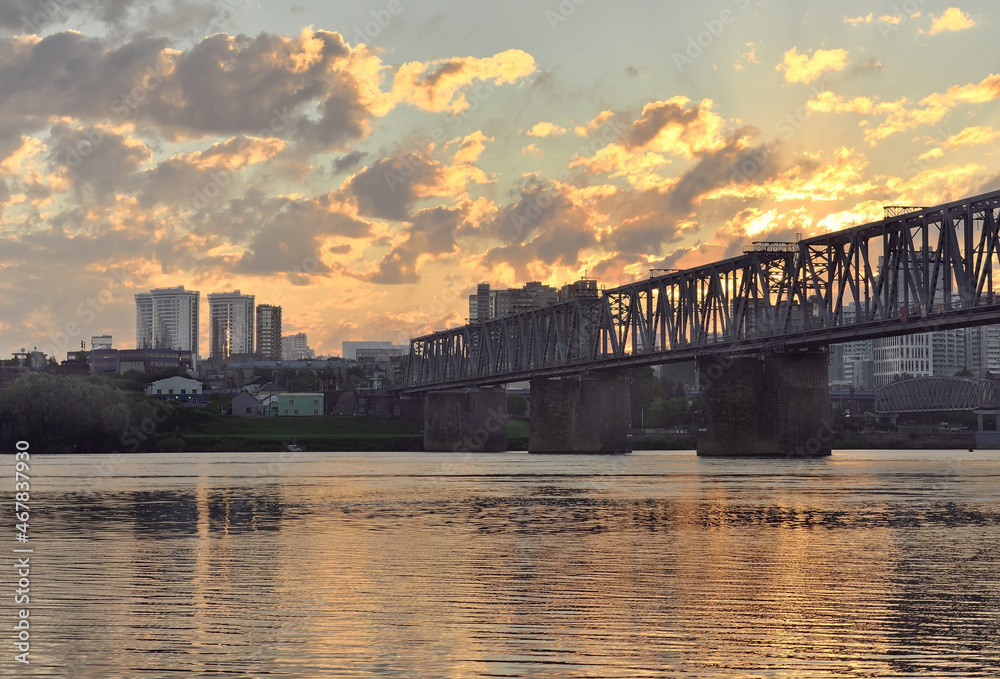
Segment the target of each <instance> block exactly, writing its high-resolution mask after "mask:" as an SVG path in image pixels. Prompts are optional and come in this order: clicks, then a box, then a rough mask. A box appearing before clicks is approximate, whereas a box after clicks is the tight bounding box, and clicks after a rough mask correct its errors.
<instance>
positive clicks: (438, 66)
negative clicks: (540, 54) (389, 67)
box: [391, 49, 535, 113]
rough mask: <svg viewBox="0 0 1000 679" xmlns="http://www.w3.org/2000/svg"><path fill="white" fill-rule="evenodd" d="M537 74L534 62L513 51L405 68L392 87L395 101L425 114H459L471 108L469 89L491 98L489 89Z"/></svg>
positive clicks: (528, 56) (413, 65) (417, 64)
mask: <svg viewBox="0 0 1000 679" xmlns="http://www.w3.org/2000/svg"><path fill="white" fill-rule="evenodd" d="M534 72H535V60H534V58H533V57H532V56H531V55H530V54H528V53H527V52H524V51H522V50H518V49H510V50H506V51H504V52H500V53H498V54H495V55H493V56H492V57H487V58H482V59H480V58H476V57H459V58H454V59H448V60H445V61H433V62H427V63H424V62H419V61H414V62H410V63H406V64H403V65H402V66H400V67H399V69H398V70H397V71H396V74H395V76H394V78H393V84H392V95H391V96H392V101H393V102H394V103H408V104H412V105H413V106H416V107H418V108H420V109H422V110H424V111H433V112H445V111H446V112H449V113H460V112H462V111H464V110H466V109H467V108H468V107H469V101H468V99H467V98H466V91H465V90H466V88H469V87H470V86H472V85H473V84H475V83H480V86H481V87H483V88H485V93H484V94H479V88H478V87H477V88H476V92H477V96H478V97H479V98H480V99H483V98H485V97H488V96H489V91H490V87H491V85H492V86H496V85H502V84H510V83H514V82H517V81H518V80H520V79H521V78H524V77H527V76H529V75H531V74H532V73H534Z"/></svg>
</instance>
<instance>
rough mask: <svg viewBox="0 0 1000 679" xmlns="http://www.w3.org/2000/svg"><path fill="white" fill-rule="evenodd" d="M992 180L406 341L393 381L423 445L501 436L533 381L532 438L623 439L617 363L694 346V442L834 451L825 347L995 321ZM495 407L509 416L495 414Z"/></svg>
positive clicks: (568, 442) (999, 310)
mask: <svg viewBox="0 0 1000 679" xmlns="http://www.w3.org/2000/svg"><path fill="white" fill-rule="evenodd" d="M998 221H1000V191H995V192H992V193H986V194H982V195H978V196H973V197H969V198H966V199H963V200H958V201H954V202H950V203H946V204H943V205H937V206H934V207H889V208H886V210H885V217H884V219H882V220H880V221H877V222H872V223H869V224H863V225H860V226H855V227H853V228H850V229H845V230H842V231H837V232H832V233H827V234H823V235H819V236H813V237H811V238H805V239H802V240H799V241H797V242H794V243H772V242H762V243H754V244H753V246H752V247H750V248H747V249H746V250H745V251H744V252H743V253H742V254H741V255H739V256H736V257H732V258H730V259H725V260H722V261H718V262H712V263H710V264H705V265H702V266H698V267H694V268H691V269H685V270H680V271H668V272H665V273H661V274H660V275H654V276H651V277H650V278H648V279H646V280H642V281H638V282H634V283H630V284H628V285H623V286H620V287H616V288H612V289H607V290H604V291H603V294H601V295H600V296H598V297H594V298H579V299H572V300H567V301H563V302H560V303H557V304H553V305H551V306H548V307H545V308H540V309H535V310H532V311H528V312H524V313H519V314H514V315H510V316H505V317H502V318H496V319H492V320H487V321H483V322H481V323H473V324H470V325H465V326H461V327H458V328H453V329H449V330H445V331H441V332H436V333H433V334H430V335H426V336H423V337H416V338H413V339H412V340H411V341H410V357H409V366H408V372H407V376H406V381H405V384H404V386H403V387H402V388H401V389H400V391H401V392H402V393H404V394H409V395H410V396H418V397H422V398H424V399H425V401H426V403H425V426H424V443H425V448H426V449H428V450H473V451H475V450H483V451H485V450H505V449H506V446H507V440H506V426H505V424H506V407H505V403H506V401H505V397H504V388H503V385H505V384H508V383H511V382H516V381H522V380H530V382H531V396H532V398H531V410H530V423H529V449H530V450H531V451H532V452H607V453H614V452H628V451H629V450H630V438H629V432H630V431H631V413H630V410H629V398H628V394H629V389H628V376H627V370H626V369H627V368H630V367H633V366H647V365H656V364H660V363H669V362H675V361H689V360H696V361H697V364H698V370H699V375H700V380H701V404H702V406H701V410H702V412H703V414H704V416H705V418H706V431H705V433H704V434H703V435H701V436H700V437H699V440H698V454H699V455H727V456H728V455H760V456H787V455H793V454H800V455H828V454H829V453H830V441H831V438H832V437H831V435H830V434H831V431H830V423H829V417H830V410H831V409H830V402H829V391H828V389H827V356H828V354H827V350H826V349H827V347H828V346H829V345H830V344H836V343H840V342H845V341H850V340H861V339H872V338H878V337H888V336H893V335H906V334H913V333H922V332H928V331H932V330H938V329H947V328H958V327H968V326H975V325H985V324H992V323H998V322H1000V297H998V296H997V295H996V291H995V289H994V285H995V282H994V274H995V273H997V274H1000V232H998ZM501 423H502V425H503V426H501Z"/></svg>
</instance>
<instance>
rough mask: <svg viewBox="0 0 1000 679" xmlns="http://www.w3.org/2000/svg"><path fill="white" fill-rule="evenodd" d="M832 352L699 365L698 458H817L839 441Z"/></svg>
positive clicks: (709, 360) (710, 360)
mask: <svg viewBox="0 0 1000 679" xmlns="http://www.w3.org/2000/svg"><path fill="white" fill-rule="evenodd" d="M827 358H828V355H827V352H826V351H792V352H773V353H768V354H765V355H764V356H763V357H754V358H733V357H728V356H721V355H716V356H705V357H702V358H700V359H699V360H698V376H699V381H700V384H701V387H700V392H701V393H700V398H699V408H700V410H701V412H702V414H703V416H704V417H705V420H706V432H704V433H702V434H701V435H700V436H699V437H698V455H704V456H732V457H742V456H748V457H749V456H759V457H796V456H797V457H812V456H820V455H829V454H830V450H831V449H830V442H831V441H832V440H833V432H832V417H831V413H830V391H829V387H828V377H827Z"/></svg>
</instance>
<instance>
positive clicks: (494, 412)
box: [424, 387, 507, 453]
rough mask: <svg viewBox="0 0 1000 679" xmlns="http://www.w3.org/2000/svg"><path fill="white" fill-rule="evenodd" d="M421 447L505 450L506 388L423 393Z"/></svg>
mask: <svg viewBox="0 0 1000 679" xmlns="http://www.w3.org/2000/svg"><path fill="white" fill-rule="evenodd" d="M424 450H426V451H463V452H473V453H494V452H503V451H505V450H507V390H506V389H504V388H502V387H501V388H498V389H466V390H462V391H433V392H430V393H428V394H427V395H426V396H424Z"/></svg>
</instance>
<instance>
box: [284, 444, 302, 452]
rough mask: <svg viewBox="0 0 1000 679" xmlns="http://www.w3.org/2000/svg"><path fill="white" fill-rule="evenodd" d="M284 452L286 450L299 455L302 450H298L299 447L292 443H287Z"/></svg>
mask: <svg viewBox="0 0 1000 679" xmlns="http://www.w3.org/2000/svg"><path fill="white" fill-rule="evenodd" d="M285 450H287V451H288V452H290V453H301V452H304V449H303V448H300V447H299V446H297V445H295V444H294V443H289V444H288V445H286V446H285Z"/></svg>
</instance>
